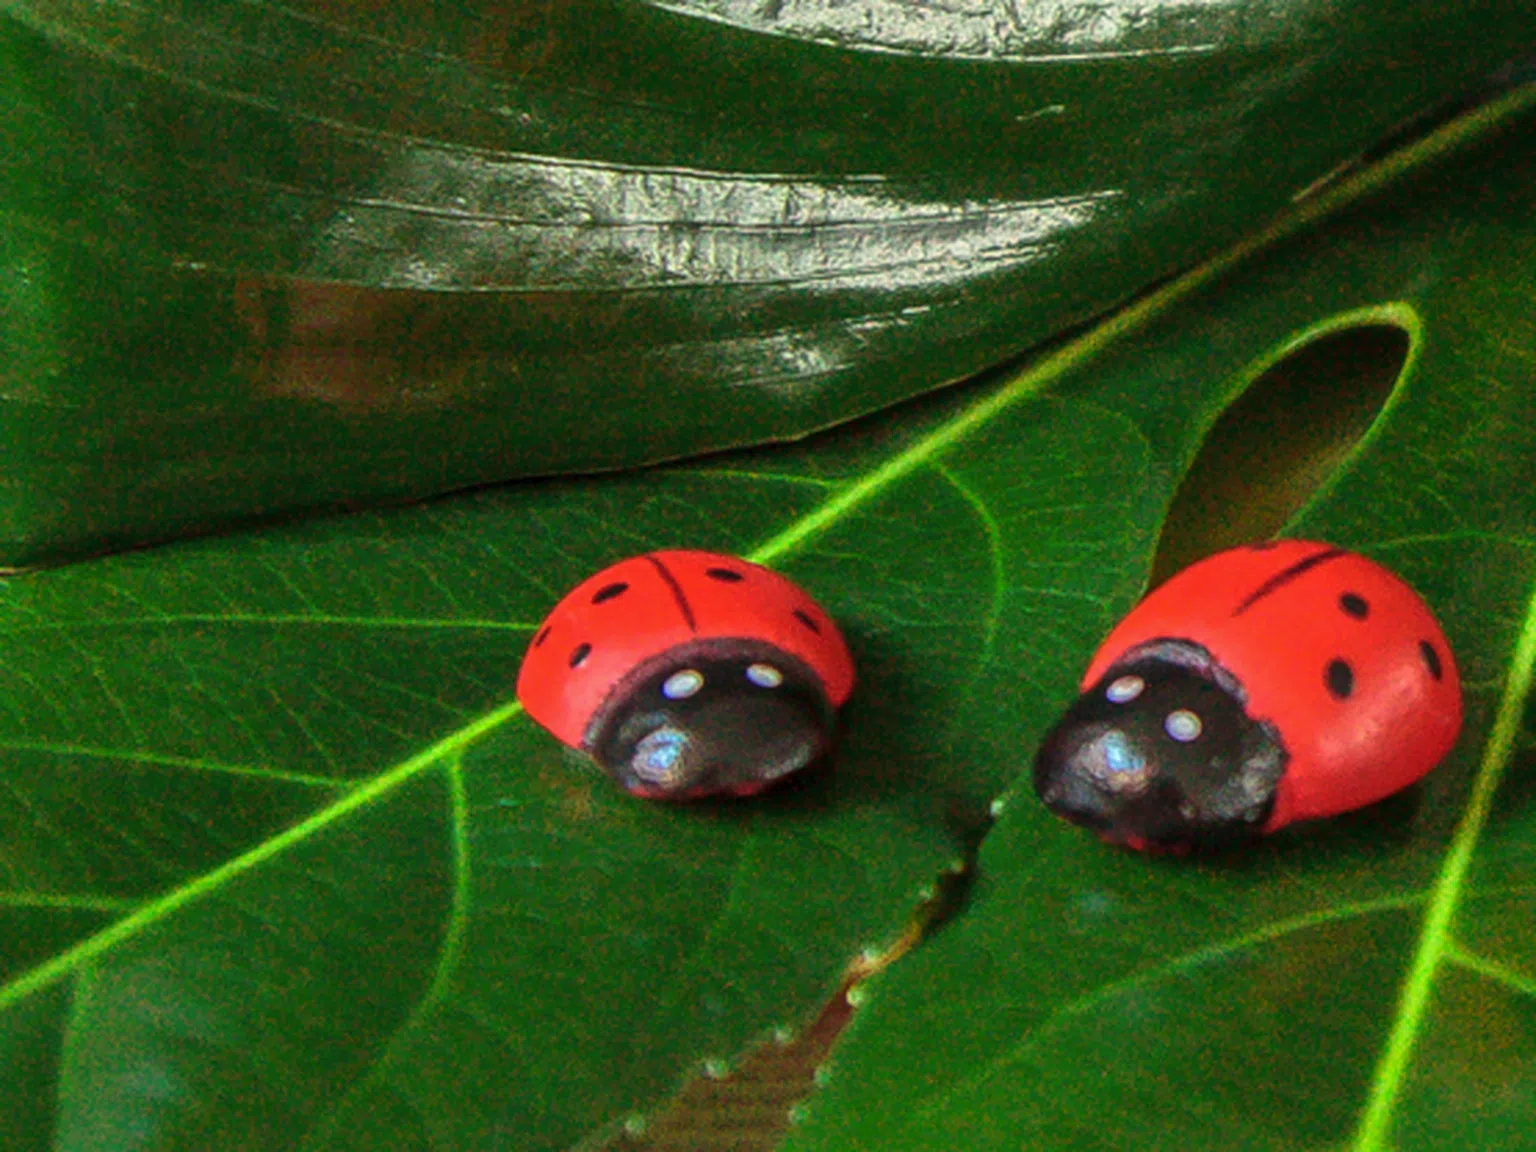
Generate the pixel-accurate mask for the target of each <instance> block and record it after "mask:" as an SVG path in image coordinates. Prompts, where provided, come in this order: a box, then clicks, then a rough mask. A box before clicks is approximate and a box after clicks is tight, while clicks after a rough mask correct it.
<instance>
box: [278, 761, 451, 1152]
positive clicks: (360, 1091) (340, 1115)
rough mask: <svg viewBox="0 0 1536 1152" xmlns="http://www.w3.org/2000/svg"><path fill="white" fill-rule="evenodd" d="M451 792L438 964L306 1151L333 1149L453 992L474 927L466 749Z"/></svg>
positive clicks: (446, 779) (311, 1135)
mask: <svg viewBox="0 0 1536 1152" xmlns="http://www.w3.org/2000/svg"><path fill="white" fill-rule="evenodd" d="M443 778H444V782H445V784H446V785H447V788H448V811H449V816H450V822H449V825H448V828H449V832H448V834H449V860H450V865H451V867H452V869H453V902H452V904H451V905H450V907H449V909H448V917H447V920H446V921H445V923H444V924H443V940H442V944H441V945H440V946H439V947H438V952H437V964H436V965H435V966H434V967H433V970H432V979H431V980H430V981H428V983H427V987H426V991H424V992H423V993H422V995H421V998H420V999H418V1000H417V1001H416V1003H415V1005H414V1006H413V1007H412V1008H411V1011H410V1013H409V1015H407V1016H406V1018H405V1020H404V1021H402V1022H401V1023H400V1025H399V1026H398V1027H397V1028H395V1030H394V1032H393V1034H392V1035H391V1036H390V1038H389V1042H388V1043H387V1044H386V1045H385V1046H384V1050H383V1052H382V1053H381V1054H380V1055H379V1058H378V1059H377V1060H374V1061H373V1062H372V1063H371V1065H370V1066H369V1069H368V1073H367V1075H365V1076H363V1077H362V1078H361V1079H359V1080H358V1081H357V1082H356V1083H355V1084H353V1085H352V1087H351V1089H349V1090H348V1091H347V1093H346V1094H345V1095H344V1096H343V1097H342V1098H341V1100H339V1101H338V1102H337V1103H336V1104H335V1106H334V1107H332V1108H331V1109H330V1111H329V1113H328V1114H327V1115H326V1116H325V1117H323V1118H322V1119H321V1120H320V1121H319V1122H318V1123H316V1124H315V1125H314V1126H313V1127H312V1128H311V1129H310V1131H309V1133H308V1134H307V1135H306V1136H305V1139H304V1143H303V1147H304V1148H329V1147H331V1146H332V1144H333V1142H332V1140H331V1137H332V1135H333V1134H334V1132H335V1130H336V1127H337V1125H338V1124H341V1123H343V1122H345V1120H346V1117H347V1115H348V1113H349V1112H350V1111H351V1109H352V1107H353V1105H354V1104H355V1103H356V1101H357V1100H359V1099H360V1098H362V1097H363V1096H365V1095H366V1094H367V1093H368V1091H369V1090H370V1089H371V1088H373V1087H374V1086H376V1085H377V1084H379V1083H380V1082H381V1081H382V1080H383V1079H384V1078H385V1076H387V1075H388V1072H389V1069H390V1068H392V1067H394V1066H395V1065H396V1064H397V1063H398V1062H399V1060H400V1057H401V1053H402V1052H403V1051H404V1050H405V1048H406V1047H407V1045H408V1044H409V1043H410V1041H411V1040H412V1039H413V1038H415V1037H416V1035H417V1034H418V1033H419V1032H420V1031H421V1029H422V1027H423V1025H424V1024H425V1022H426V1021H427V1020H428V1019H430V1018H431V1016H432V1013H433V1012H434V1011H436V1009H437V1006H438V1004H440V1003H441V1002H442V999H443V997H444V996H445V995H446V994H447V992H448V986H449V984H450V983H451V982H452V980H453V975H454V973H455V972H456V971H457V970H458V965H459V958H460V957H461V956H462V955H463V952H464V933H465V930H466V928H467V926H468V923H469V897H470V880H471V875H470V868H471V863H470V857H469V798H468V796H467V795H466V793H465V790H464V766H463V759H462V749H461V750H460V752H459V753H456V754H455V755H454V756H452V757H451V758H450V759H449V760H448V761H447V764H446V767H445V769H444V772H443Z"/></svg>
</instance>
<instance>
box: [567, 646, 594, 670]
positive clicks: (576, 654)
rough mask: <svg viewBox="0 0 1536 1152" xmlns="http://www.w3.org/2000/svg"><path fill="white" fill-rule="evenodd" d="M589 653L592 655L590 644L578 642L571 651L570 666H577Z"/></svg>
mask: <svg viewBox="0 0 1536 1152" xmlns="http://www.w3.org/2000/svg"><path fill="white" fill-rule="evenodd" d="M590 655H592V645H590V644H578V645H576V647H575V649H574V650H573V651H572V652H571V667H572V668H576V667H579V666H580V664H581V662H582V661H583V660H585V659H586V658H587V657H588V656H590Z"/></svg>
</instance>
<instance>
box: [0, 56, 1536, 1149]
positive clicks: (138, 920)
mask: <svg viewBox="0 0 1536 1152" xmlns="http://www.w3.org/2000/svg"><path fill="white" fill-rule="evenodd" d="M1533 103H1536V84H1533V85H1528V86H1526V87H1524V88H1521V89H1517V90H1515V91H1514V92H1512V93H1510V94H1508V95H1507V96H1505V97H1502V98H1501V99H1499V100H1496V101H1493V102H1491V103H1490V104H1488V105H1485V106H1483V107H1481V108H1478V109H1475V110H1473V111H1472V112H1469V113H1467V114H1465V115H1463V116H1461V117H1458V118H1456V119H1454V120H1452V121H1450V122H1448V123H1447V124H1445V125H1443V126H1441V127H1440V128H1439V129H1437V130H1436V131H1434V132H1432V133H1430V134H1429V135H1428V136H1426V137H1424V138H1423V139H1422V140H1420V141H1417V142H1415V143H1414V144H1412V145H1410V146H1408V147H1407V148H1404V149H1402V150H1400V151H1398V152H1394V153H1391V154H1389V155H1387V156H1385V157H1383V158H1382V159H1381V160H1379V161H1377V162H1376V163H1375V164H1373V165H1371V166H1368V167H1366V168H1363V169H1361V170H1360V171H1359V172H1357V173H1355V174H1354V175H1352V176H1350V177H1348V178H1346V179H1344V180H1341V181H1340V182H1339V183H1338V184H1336V185H1334V186H1333V187H1331V188H1328V189H1325V190H1324V191H1322V192H1321V193H1319V194H1317V195H1315V196H1312V197H1310V198H1308V199H1306V200H1304V201H1302V202H1301V203H1299V204H1296V205H1294V206H1293V207H1292V208H1291V209H1290V210H1289V211H1288V212H1286V213H1284V214H1283V215H1281V216H1280V217H1279V218H1278V219H1277V220H1276V221H1275V222H1274V223H1272V224H1271V225H1270V226H1268V227H1266V228H1264V229H1261V230H1259V231H1258V232H1256V233H1254V234H1253V235H1252V236H1251V237H1249V238H1248V239H1246V240H1243V241H1241V242H1239V243H1238V244H1236V245H1234V246H1233V247H1232V248H1230V249H1228V250H1227V251H1226V252H1224V253H1222V254H1219V255H1217V256H1216V257H1214V258H1212V259H1210V260H1208V261H1206V262H1205V263H1203V264H1200V265H1196V266H1195V267H1193V268H1191V269H1190V270H1188V271H1186V272H1184V273H1183V274H1181V275H1179V276H1177V277H1174V278H1173V279H1171V280H1169V281H1167V282H1166V283H1165V284H1164V285H1163V286H1161V287H1160V288H1158V289H1156V290H1154V291H1152V292H1149V293H1148V294H1146V295H1145V296H1143V297H1141V298H1140V299H1138V300H1136V301H1134V302H1132V303H1130V304H1128V305H1127V306H1126V307H1124V308H1123V309H1121V310H1120V311H1119V312H1117V313H1114V314H1113V315H1111V316H1109V317H1106V318H1105V319H1104V320H1102V321H1101V322H1100V323H1099V324H1097V325H1096V326H1094V327H1093V328H1091V329H1089V330H1088V331H1086V332H1084V333H1083V334H1082V335H1080V336H1078V337H1076V338H1074V339H1072V340H1070V341H1067V342H1066V343H1064V344H1062V345H1061V346H1060V347H1059V348H1057V349H1055V350H1054V351H1052V352H1050V353H1048V354H1046V355H1045V356H1043V357H1042V358H1041V359H1040V360H1038V361H1037V362H1036V363H1035V364H1033V365H1031V366H1030V367H1029V368H1028V369H1026V370H1025V371H1024V372H1022V373H1020V374H1019V375H1017V376H1015V377H1014V378H1013V379H1012V380H1010V381H1009V382H1008V383H1007V384H1005V385H1003V386H1001V387H999V388H997V389H996V390H995V391H992V392H990V393H988V394H986V395H983V396H982V397H980V398H979V399H977V400H976V401H974V402H973V403H971V404H969V405H967V406H966V407H965V408H963V409H962V410H961V411H960V412H958V413H957V414H956V415H955V416H954V417H952V418H950V419H949V420H948V421H946V422H944V423H943V424H941V425H940V426H938V427H937V428H935V429H934V430H933V431H932V432H930V433H928V434H927V435H926V436H924V437H922V438H920V439H919V440H917V441H915V442H914V443H913V444H911V445H909V446H908V447H907V448H906V449H904V450H903V451H901V452H899V453H897V454H896V455H894V456H893V457H891V458H890V459H889V460H887V461H886V462H885V463H884V464H882V465H881V466H880V467H878V468H876V469H875V470H873V471H872V472H870V473H868V474H866V475H865V476H864V477H862V478H861V479H859V480H857V481H854V482H852V483H849V484H846V485H844V486H842V487H840V488H838V489H837V490H835V491H834V492H833V493H832V495H831V496H830V497H829V498H828V499H827V500H826V501H825V502H824V503H823V504H821V505H820V506H819V507H817V508H815V509H813V510H812V511H811V512H809V513H808V514H806V515H805V516H802V517H801V518H800V519H798V520H795V521H793V522H791V523H790V524H789V525H788V526H786V527H785V528H784V529H782V530H781V531H780V532H778V533H776V534H775V535H773V536H771V537H769V538H768V539H767V540H765V541H763V542H762V543H761V544H759V545H758V547H756V548H755V549H753V550H752V551H751V552H749V553H747V558H748V559H750V560H753V561H755V562H757V563H762V564H771V563H773V562H774V561H776V560H780V559H782V558H784V557H785V556H787V555H789V554H791V553H793V552H794V551H796V550H798V549H799V548H801V547H803V546H805V545H806V544H807V543H809V542H810V541H812V540H814V539H815V538H816V537H818V536H820V535H821V534H822V533H824V532H826V531H828V530H829V529H831V528H832V527H833V526H834V525H836V524H837V523H838V522H839V521H840V520H841V519H842V518H843V517H844V516H846V515H848V514H849V513H851V512H852V511H854V510H855V509H857V508H859V507H860V506H862V505H864V504H866V503H868V502H870V501H872V500H873V499H875V498H877V497H878V496H879V495H880V494H882V493H883V492H885V491H886V490H887V489H889V488H891V487H893V486H894V485H895V484H897V483H898V482H899V481H901V480H902V479H904V478H905V477H906V476H908V475H909V474H910V473H912V472H914V471H916V470H917V469H919V468H922V467H924V466H928V465H936V464H937V462H938V461H939V460H940V459H941V458H942V456H943V454H944V453H945V452H946V451H947V450H948V449H949V448H951V447H952V446H954V445H955V444H957V443H959V442H961V441H963V440H964V439H965V438H966V437H967V436H969V435H971V434H972V433H973V432H975V431H977V430H978V429H980V428H983V427H985V426H986V425H987V424H988V423H990V422H991V421H992V420H993V419H994V418H996V417H997V416H998V415H1000V414H1001V413H1002V412H1004V411H1006V410H1007V409H1008V408H1010V407H1011V406H1012V405H1013V404H1015V403H1017V402H1018V401H1020V400H1023V399H1025V398H1027V397H1029V396H1033V395H1036V394H1038V393H1039V392H1040V391H1042V390H1043V389H1044V388H1045V387H1046V386H1047V385H1049V384H1051V383H1053V382H1054V381H1056V380H1057V379H1059V378H1060V377H1062V376H1064V375H1065V374H1067V373H1068V372H1070V371H1072V370H1073V369H1075V368H1077V367H1079V366H1081V365H1082V364H1084V363H1086V362H1088V361H1090V360H1092V359H1093V358H1094V357H1095V356H1097V355H1098V354H1099V353H1100V352H1101V351H1102V350H1103V349H1105V348H1106V347H1108V346H1110V345H1112V344H1114V343H1115V342H1117V341H1119V340H1121V339H1122V338H1124V337H1125V336H1127V335H1129V334H1130V333H1132V332H1134V331H1136V330H1138V329H1139V328H1141V327H1143V326H1145V325H1147V324H1149V323H1150V322H1151V321H1152V320H1154V319H1155V318H1157V317H1158V316H1160V315H1161V314H1162V313H1164V312H1166V311H1167V310H1169V309H1170V308H1172V307H1173V306H1174V305H1175V304H1177V303H1178V302H1180V301H1181V300H1183V299H1184V298H1186V297H1187V296H1189V295H1191V294H1193V293H1195V292H1197V291H1198V290H1200V289H1201V288H1203V287H1204V286H1205V285H1206V284H1208V283H1209V282H1211V281H1212V280H1214V279H1216V278H1217V277H1219V276H1221V275H1223V274H1224V273H1226V272H1227V271H1228V270H1230V269H1231V268H1233V267H1234V266H1236V265H1237V264H1239V263H1241V262H1242V261H1244V260H1246V259H1247V258H1249V257H1250V256H1252V255H1253V254H1255V253H1257V252H1258V251H1260V250H1262V249H1264V248H1267V247H1269V246H1271V245H1273V244H1275V243H1277V242H1279V241H1280V240H1282V239H1284V238H1286V237H1288V236H1290V235H1293V234H1295V233H1297V232H1299V231H1301V230H1303V229H1305V228H1307V227H1309V226H1311V225H1313V224H1315V223H1316V222H1318V221H1319V220H1321V219H1323V218H1324V217H1326V216H1327V215H1329V214H1331V213H1332V212H1334V211H1336V210H1338V209H1339V208H1341V207H1343V206H1345V205H1347V204H1349V203H1351V202H1353V201H1354V200H1356V199H1358V198H1360V197H1362V196H1364V195H1366V194H1368V193H1371V192H1374V191H1378V190H1380V189H1381V188H1383V187H1385V186H1386V185H1387V184H1389V183H1391V182H1393V181H1395V180H1396V179H1398V178H1400V177H1401V176H1403V175H1404V174H1406V173H1408V172H1410V171H1412V170H1413V169H1415V168H1416V167H1418V166H1420V165H1421V164H1423V163H1425V162H1427V161H1428V160H1430V159H1432V158H1435V157H1437V156H1439V155H1442V154H1444V153H1447V152H1450V151H1453V150H1455V149H1457V148H1459V147H1462V146H1465V145H1467V144H1468V143H1469V142H1471V141H1473V140H1476V139H1478V138H1480V137H1482V136H1483V135H1486V134H1487V133H1489V132H1491V131H1493V130H1496V129H1497V128H1498V127H1499V126H1500V125H1501V124H1502V123H1504V122H1505V120H1507V119H1508V118H1510V117H1511V116H1513V115H1515V114H1517V113H1518V112H1519V111H1521V110H1522V109H1523V108H1524V107H1525V106H1527V105H1529V104H1533ZM120 619H133V618H120ZM170 619H171V618H169V617H162V618H155V617H149V618H145V623H146V624H150V623H159V624H165V623H167V622H168V621H169V620H170ZM178 619H185V618H181V617H178ZM236 619H240V617H237V616H236V617H232V616H229V615H223V616H221V615H217V614H210V615H209V616H208V617H207V618H206V620H205V621H203V622H206V623H219V622H222V623H229V622H231V621H232V620H236ZM259 619H260V620H261V622H263V623H270V622H272V620H273V619H274V618H273V617H260V618H259ZM335 619H337V620H341V619H350V618H343V617H337V618H335ZM359 619H364V620H366V619H369V618H359ZM316 620H317V618H316V617H314V616H312V615H311V616H305V615H302V614H295V615H294V616H293V617H292V622H293V623H294V624H301V623H313V622H316ZM79 623H81V624H86V625H89V624H90V623H91V622H89V621H85V622H79ZM103 623H108V622H103ZM417 623H418V624H419V623H420V622H417ZM1528 623H1529V622H1528ZM50 626H51V625H50V622H39V623H38V624H36V625H23V626H19V628H18V629H17V630H20V629H21V628H36V629H37V630H40V631H41V630H47V629H49V628H50ZM499 626H500V627H503V628H509V627H517V628H526V626H524V625H506V624H501V625H499ZM1528 630H1530V631H1532V644H1533V655H1536V625H1533V626H1532V627H1531V628H1530V629H1528ZM1528 674H1529V669H1527V677H1528ZM521 711H522V707H521V705H519V704H518V703H516V702H515V701H512V702H508V703H505V704H502V705H499V706H498V707H496V708H493V709H491V710H490V711H488V712H486V713H484V714H483V715H481V716H480V717H478V718H477V719H475V720H473V721H471V722H470V723H468V724H466V725H464V726H463V727H461V728H459V729H457V730H455V731H454V732H452V733H450V734H449V735H447V736H445V737H443V738H442V739H441V740H438V741H437V742H435V743H433V744H432V745H429V746H428V747H427V748H425V749H423V750H422V751H421V752H419V753H417V754H416V755H414V756H412V757H410V758H408V759H406V760H404V761H402V762H401V763H400V764H398V765H396V766H395V767H393V768H390V769H388V770H386V771H384V772H382V773H380V774H379V775H378V776H375V777H374V778H372V779H371V780H369V781H368V782H366V783H363V784H359V785H357V786H356V787H355V788H353V789H352V790H351V791H349V792H347V793H346V794H345V795H344V796H341V797H339V798H338V799H337V800H335V801H334V802H332V803H331V804H329V805H327V806H326V807H324V808H322V809H320V810H319V811H317V812H315V813H314V814H313V815H311V816H309V817H307V818H306V819H304V820H302V821H300V822H299V823H297V824H295V825H293V826H292V827H290V828H288V829H286V830H284V831H283V832H281V833H279V834H278V835H276V836H274V837H272V838H271V839H269V840H267V841H264V842H263V843H262V844H260V845H258V846H257V847H255V848H253V849H251V850H249V851H248V852H245V853H243V854H242V855H240V856H237V857H235V858H234V859H232V860H230V861H228V862H227V863H225V864H223V865H220V866H219V867H217V868H215V869H213V870H211V871H209V872H206V873H204V874H203V875H201V876H199V877H198V878H197V879H195V880H193V881H191V882H189V883H187V884H185V885H183V886H181V887H180V888H177V889H176V890H175V891H173V892H170V893H168V894H166V895H164V896H161V897H159V898H157V899H155V900H153V901H150V902H149V903H147V904H145V905H143V906H142V907H140V908H138V909H137V910H136V911H134V912H133V913H132V914H131V915H128V916H126V917H124V918H123V919H122V920H119V921H117V922H116V923H114V924H113V925H112V926H111V927H109V928H106V929H104V930H103V931H101V932H99V933H97V934H96V935H94V936H91V937H88V938H87V939H85V940H83V941H81V942H80V943H79V944H76V945H74V946H73V947H71V948H68V949H66V950H65V951H64V952H61V953H60V954H59V955H57V956H55V957H54V958H53V959H51V960H49V961H47V962H45V963H43V964H41V965H39V966H38V967H36V968H34V969H31V970H30V971H28V972H26V973H25V974H23V975H22V976H20V977H19V978H17V979H15V980H13V981H11V982H10V983H8V984H6V985H3V986H0V1011H3V1010H5V1009H7V1008H9V1007H10V1006H11V1005H12V1004H15V1003H17V1002H18V1001H20V1000H22V999H24V998H25V997H27V996H29V995H31V994H32V993H33V992H35V991H37V990H39V989H41V988H44V987H47V986H49V985H51V984H52V983H54V982H55V981H57V980H60V979H63V978H64V977H65V976H67V975H70V974H72V973H74V972H76V971H77V970H79V969H81V968H82V967H83V966H84V965H86V964H88V963H89V962H90V961H91V960H93V959H95V958H97V957H99V956H101V955H102V954H104V953H106V952H109V951H110V950H111V949H113V948H114V947H116V946H117V945H118V944H120V943H122V942H123V941H126V940H129V939H131V938H133V937H134V936H136V935H137V934H138V933H139V932H140V931H141V930H143V929H145V928H148V927H149V926H151V925H153V924H155V923H158V922H159V921H161V920H164V919H165V918H167V917H169V916H170V915H172V914H173V913H175V912H177V911H179V910H180V909H182V908H184V907H187V906H188V905H191V904H193V903H195V902H197V901H198V900H200V899H201V898H202V897H203V896H205V895H208V894H210V893H212V892H215V891H218V890H219V889H221V888H222V887H224V886H225V885H226V884H227V883H229V882H231V881H233V880H234V879H236V878H238V877H239V876H242V875H244V874H245V873H247V872H249V871H251V870H252V869H254V868H256V867H258V866H259V865H260V864H262V863H263V862H265V861H267V860H269V859H271V858H273V857H275V856H277V855H279V854H281V853H282V852H284V851H286V850H287V849H288V848H289V847H291V846H293V845H295V844H299V843H302V842H303V841H305V840H307V839H308V838H309V837H310V836H311V835H313V834H315V833H317V832H319V831H322V830H324V829H326V828H329V827H331V826H332V825H334V824H336V823H338V822H340V821H342V820H344V819H345V818H347V817H348V816H349V815H351V814H352V813H354V812H356V811H358V810H359V809H361V808H364V807H366V806H368V805H370V804H371V803H373V802H374V801H375V800H377V799H379V798H380V797H382V796H385V795H388V794H389V793H391V792H393V791H394V790H396V789H397V788H399V787H402V786H403V785H404V784H406V783H407V782H409V781H410V780H412V779H414V778H415V777H417V776H418V775H420V774H421V773H422V772H424V771H426V770H428V769H430V768H433V767H434V766H436V765H438V764H439V762H440V761H443V760H444V759H445V758H447V757H450V756H452V755H454V754H456V753H459V752H462V751H463V750H464V749H465V748H467V747H468V746H469V745H471V744H472V743H474V742H475V741H476V740H478V739H479V738H480V737H482V736H484V735H486V734H488V733H490V732H492V731H494V730H495V729H497V728H499V727H500V726H501V725H503V724H505V723H507V722H508V721H510V720H512V719H513V718H514V717H516V716H517V715H518V714H520V713H521ZM1495 783H1496V781H1495ZM1358 1152H1366V1150H1365V1149H1363V1148H1362V1149H1360V1150H1358Z"/></svg>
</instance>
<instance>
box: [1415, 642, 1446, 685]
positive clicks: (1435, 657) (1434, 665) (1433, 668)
mask: <svg viewBox="0 0 1536 1152" xmlns="http://www.w3.org/2000/svg"><path fill="white" fill-rule="evenodd" d="M1419 655H1420V656H1422V657H1424V667H1426V668H1428V669H1429V674H1430V675H1431V676H1433V677H1434V678H1435V679H1436V680H1438V679H1440V677H1442V676H1443V675H1445V669H1444V668H1442V667H1441V666H1440V653H1438V652H1436V651H1435V646H1434V645H1433V644H1431V643H1430V642H1429V641H1428V640H1420V641H1419Z"/></svg>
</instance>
